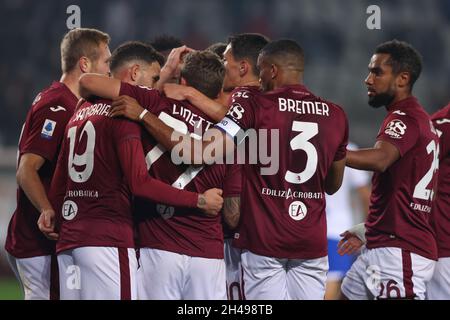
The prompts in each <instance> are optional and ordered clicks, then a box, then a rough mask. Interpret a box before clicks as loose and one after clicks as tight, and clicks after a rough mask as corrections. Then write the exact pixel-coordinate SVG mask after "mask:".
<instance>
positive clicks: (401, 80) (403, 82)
mask: <svg viewBox="0 0 450 320" xmlns="http://www.w3.org/2000/svg"><path fill="white" fill-rule="evenodd" d="M410 80H411V75H410V74H409V72H400V73H399V75H398V76H397V79H396V81H397V86H398V87H399V88H404V87H407V86H409V82H410Z"/></svg>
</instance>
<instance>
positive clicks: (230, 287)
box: [224, 239, 245, 300]
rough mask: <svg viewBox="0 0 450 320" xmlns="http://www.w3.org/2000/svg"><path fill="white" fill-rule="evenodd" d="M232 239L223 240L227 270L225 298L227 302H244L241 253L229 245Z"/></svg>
mask: <svg viewBox="0 0 450 320" xmlns="http://www.w3.org/2000/svg"><path fill="white" fill-rule="evenodd" d="M232 242H233V239H225V241H224V256H225V265H226V270H227V296H228V300H244V299H245V297H244V293H243V291H242V272H243V271H242V266H241V252H242V250H241V249H239V248H235V247H233V246H232V245H231V243H232Z"/></svg>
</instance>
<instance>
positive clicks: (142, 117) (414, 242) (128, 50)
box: [6, 28, 450, 300]
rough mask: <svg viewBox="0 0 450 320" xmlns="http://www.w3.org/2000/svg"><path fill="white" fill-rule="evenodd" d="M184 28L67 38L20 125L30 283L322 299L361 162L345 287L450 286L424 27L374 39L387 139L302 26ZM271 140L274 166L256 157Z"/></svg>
mask: <svg viewBox="0 0 450 320" xmlns="http://www.w3.org/2000/svg"><path fill="white" fill-rule="evenodd" d="M164 40H165V41H164ZM169 40H171V41H174V42H175V43H174V44H171V43H169V42H170V41H169ZM175 40H176V39H171V38H167V37H166V38H164V37H162V38H160V39H159V40H158V41H155V42H154V43H153V45H151V44H147V43H144V42H139V41H131V42H127V43H124V44H122V45H120V46H119V47H118V48H116V49H115V50H114V51H113V52H112V54H111V53H110V50H109V46H108V44H109V41H110V37H109V36H108V35H107V34H106V33H104V32H101V31H99V30H96V29H87V28H78V29H73V30H71V31H69V32H68V33H67V34H66V35H65V36H64V38H63V39H62V42H61V68H62V77H61V79H60V80H59V81H55V82H53V83H52V84H51V86H50V87H48V88H47V89H45V90H43V91H42V92H41V93H39V94H38V95H37V97H36V99H35V100H34V102H33V103H32V106H31V109H30V111H29V112H28V115H27V118H26V121H25V124H24V127H23V129H22V133H21V137H20V142H19V157H18V166H17V181H18V185H19V186H18V190H17V209H16V210H15V212H14V214H13V217H12V219H11V222H10V225H9V228H8V236H7V241H6V250H7V252H8V259H9V262H10V264H11V267H12V269H13V270H14V272H15V273H16V276H17V278H18V279H19V281H20V282H21V285H22V287H23V290H24V295H25V299H76V300H78V299H143V300H145V299H170V300H177V299H200V300H206V299H214V300H222V299H227V298H228V299H230V300H233V299H235V300H237V299H240V300H244V299H247V300H254V299H273V300H284V299H323V298H324V293H325V282H326V276H327V271H328V253H327V236H326V230H327V226H326V215H325V205H326V204H325V193H327V194H333V193H335V192H336V191H337V190H338V189H339V187H340V186H341V183H342V179H343V175H344V169H345V166H348V167H352V168H356V169H360V170H367V171H373V172H374V174H373V178H372V194H371V200H370V210H369V214H368V218H367V221H366V222H365V223H363V224H360V225H356V226H354V227H353V228H351V229H349V230H342V232H343V234H342V240H341V241H340V243H339V245H338V248H337V249H338V251H339V253H340V254H354V253H360V254H359V256H358V258H357V260H356V261H355V262H354V264H353V266H352V268H351V269H350V270H349V272H348V273H347V275H346V277H345V278H344V281H343V283H342V288H341V290H342V298H343V299H426V298H428V299H450V198H449V197H450V195H449V192H450V191H449V189H450V169H449V161H450V160H449V146H450V141H449V135H450V105H448V106H447V107H445V108H443V109H442V110H440V111H439V112H438V113H436V114H435V115H433V116H432V117H430V116H429V115H428V114H427V113H426V112H425V110H424V109H423V108H422V106H421V105H420V104H419V102H418V101H417V99H416V98H415V97H414V96H413V95H412V88H413V85H414V83H415V81H416V80H417V79H418V77H419V75H420V72H421V68H422V62H421V57H420V54H419V53H418V52H417V51H416V50H415V49H414V48H413V47H412V46H411V45H409V44H407V43H405V42H401V41H397V40H392V41H388V42H385V43H383V44H381V45H379V46H378V47H377V48H376V49H375V51H374V54H373V56H372V58H371V59H370V63H369V74H368V76H367V78H366V79H365V84H366V86H367V89H368V99H369V105H371V106H372V107H374V108H378V107H385V108H386V110H387V115H386V117H385V119H384V121H383V123H382V125H381V127H380V131H379V133H378V135H377V138H376V144H375V146H374V147H373V148H369V149H361V150H358V151H350V150H347V143H348V135H349V126H348V122H347V117H346V114H345V112H344V110H343V109H342V108H341V107H340V106H338V105H336V104H335V103H332V102H330V101H327V100H324V99H322V98H320V97H318V96H316V95H315V94H313V93H312V92H311V91H310V90H309V89H308V88H307V87H305V86H304V85H303V74H304V68H305V59H304V53H303V49H302V48H301V46H300V45H299V44H298V43H297V42H295V41H293V40H288V39H281V40H274V41H270V40H269V39H268V38H267V37H265V36H263V35H260V34H250V33H247V34H238V35H234V36H231V37H230V38H229V39H228V42H227V43H217V44H214V45H212V46H210V47H209V48H207V49H205V50H193V49H191V48H188V47H187V46H185V45H183V44H182V43H181V42H180V41H175ZM164 42H166V43H164ZM255 133H256V135H257V140H256V141H257V143H249V141H251V139H250V136H252V135H253V134H255ZM273 133H276V134H275V135H274V134H273ZM206 136H208V137H209V138H206ZM174 137H176V138H174ZM211 137H213V138H211ZM230 146H231V148H230ZM261 148H263V149H264V148H265V150H268V152H269V154H270V152H272V153H274V152H277V153H278V155H277V161H278V163H277V170H276V172H275V173H274V172H270V173H267V170H266V169H267V167H268V164H267V161H264V160H266V159H260V158H258V159H257V160H258V161H256V162H255V161H254V162H251V161H248V158H249V157H251V156H253V155H255V154H256V155H260V154H261V153H260V152H258V150H259V149H261ZM237 149H239V150H241V151H242V150H245V152H244V156H243V158H244V161H242V162H239V161H238V160H237V159H238V158H239V156H240V154H239V153H238V154H237V155H236V154H234V152H235V151H236V150H237ZM174 154H178V155H179V158H177V159H181V160H182V161H176V159H175V157H174ZM230 157H231V159H234V161H231V162H233V163H230V161H217V159H219V160H220V159H224V158H227V159H229V158H230ZM259 157H260V156H259Z"/></svg>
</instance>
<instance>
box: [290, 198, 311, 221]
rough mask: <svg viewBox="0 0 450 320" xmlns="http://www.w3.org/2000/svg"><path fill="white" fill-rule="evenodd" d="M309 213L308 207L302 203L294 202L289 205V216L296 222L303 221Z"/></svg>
mask: <svg viewBox="0 0 450 320" xmlns="http://www.w3.org/2000/svg"><path fill="white" fill-rule="evenodd" d="M307 212H308V209H307V208H306V205H305V204H304V203H303V202H301V201H294V202H292V203H291V204H290V205H289V216H290V217H291V218H292V219H294V220H296V221H300V220H303V219H304V218H305V217H306V214H307Z"/></svg>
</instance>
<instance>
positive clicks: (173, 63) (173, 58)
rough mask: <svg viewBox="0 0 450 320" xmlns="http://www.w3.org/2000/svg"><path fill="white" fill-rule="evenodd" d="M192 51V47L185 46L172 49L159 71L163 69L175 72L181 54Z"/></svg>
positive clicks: (181, 58) (181, 57)
mask: <svg viewBox="0 0 450 320" xmlns="http://www.w3.org/2000/svg"><path fill="white" fill-rule="evenodd" d="M192 51H194V49H191V48H188V47H187V46H181V47H178V48H174V49H172V51H170V53H169V55H168V56H167V61H166V63H165V64H164V66H163V68H162V69H161V71H163V69H165V70H167V71H171V72H175V71H176V70H177V69H178V68H179V66H180V64H181V61H182V60H183V56H184V55H185V54H186V53H188V52H192Z"/></svg>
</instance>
